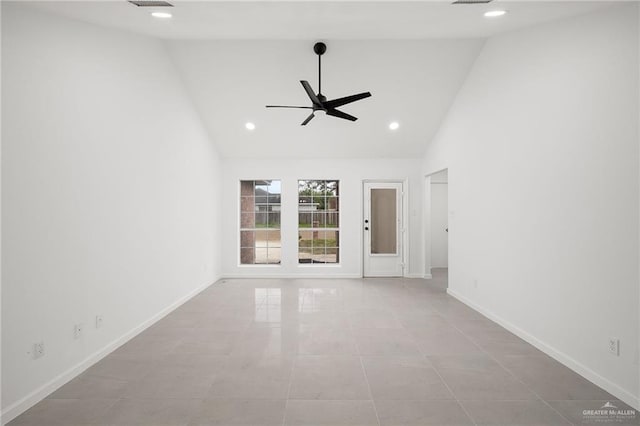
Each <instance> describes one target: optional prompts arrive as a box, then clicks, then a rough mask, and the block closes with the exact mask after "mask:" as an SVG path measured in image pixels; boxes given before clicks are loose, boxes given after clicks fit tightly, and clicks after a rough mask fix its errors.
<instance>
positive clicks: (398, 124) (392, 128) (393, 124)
mask: <svg viewBox="0 0 640 426" xmlns="http://www.w3.org/2000/svg"><path fill="white" fill-rule="evenodd" d="M398 127H400V123H398V122H397V121H393V122H391V123H390V124H389V129H391V130H397V129H398Z"/></svg>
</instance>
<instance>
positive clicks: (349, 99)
mask: <svg viewBox="0 0 640 426" xmlns="http://www.w3.org/2000/svg"><path fill="white" fill-rule="evenodd" d="M369 96H371V93H369V92H364V93H358V94H357V95H351V96H345V97H344V98H338V99H332V100H330V101H327V102H325V103H324V106H325V107H326V108H337V107H339V106H342V105H346V104H350V103H351V102H355V101H359V100H360V99H364V98H368V97H369Z"/></svg>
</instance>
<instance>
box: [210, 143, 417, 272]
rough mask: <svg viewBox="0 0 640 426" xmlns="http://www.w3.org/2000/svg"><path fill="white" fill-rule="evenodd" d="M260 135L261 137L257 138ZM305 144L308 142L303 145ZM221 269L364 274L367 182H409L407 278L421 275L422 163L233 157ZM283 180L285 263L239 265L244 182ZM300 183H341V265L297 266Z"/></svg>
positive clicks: (226, 182)
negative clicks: (364, 185) (364, 191)
mask: <svg viewBox="0 0 640 426" xmlns="http://www.w3.org/2000/svg"><path fill="white" fill-rule="evenodd" d="M256 136H258V135H257V134H256ZM300 143H304V141H300ZM223 175H224V179H223V182H222V183H223V188H224V192H223V199H222V201H221V203H222V205H224V206H225V207H224V211H223V217H222V220H223V222H224V223H225V227H224V229H223V231H222V239H223V241H224V242H225V243H224V244H225V247H223V248H222V271H223V274H224V275H225V276H229V277H234V276H325V277H326V276H334V277H360V276H362V232H363V231H362V229H363V226H362V224H363V222H362V221H363V216H362V181H363V179H381V180H384V179H388V180H405V179H406V180H408V188H407V187H405V193H408V197H409V198H408V202H409V208H408V212H407V213H408V216H409V226H408V229H409V230H410V231H411V232H410V233H409V236H408V239H409V249H408V253H407V257H406V258H407V259H408V263H409V268H408V272H407V275H408V276H422V274H423V264H422V261H421V259H422V238H421V235H422V233H421V216H420V203H421V191H422V181H421V178H420V161H419V160H329V159H318V160H294V161H291V160H263V159H259V160H254V159H233V160H232V159H229V160H225V162H224V164H223ZM254 179H280V180H281V181H282V204H283V211H282V218H281V222H282V225H281V227H282V231H281V233H282V244H283V248H282V264H281V265H279V266H274V265H255V266H254V265H242V266H239V265H238V263H239V249H238V240H239V235H238V232H239V231H238V223H239V213H238V208H239V181H240V180H254ZM298 179H339V180H340V209H341V213H340V223H341V226H340V264H339V265H298V263H297V262H298V260H297V249H298V231H297V223H298V219H297V214H298V212H297V199H298V198H297V197H298V192H297V191H298Z"/></svg>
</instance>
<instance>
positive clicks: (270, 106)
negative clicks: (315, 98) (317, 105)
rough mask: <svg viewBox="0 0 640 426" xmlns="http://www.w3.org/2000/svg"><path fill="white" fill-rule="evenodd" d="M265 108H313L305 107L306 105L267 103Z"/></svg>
mask: <svg viewBox="0 0 640 426" xmlns="http://www.w3.org/2000/svg"><path fill="white" fill-rule="evenodd" d="M267 108H302V109H313V107H306V106H290V105H267Z"/></svg>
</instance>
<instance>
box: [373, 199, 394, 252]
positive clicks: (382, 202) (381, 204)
mask: <svg viewBox="0 0 640 426" xmlns="http://www.w3.org/2000/svg"><path fill="white" fill-rule="evenodd" d="M397 228H398V221H397V218H396V190H395V189H382V188H377V189H372V190H371V253H373V254H396V253H397V240H398V239H397V232H396V230H397Z"/></svg>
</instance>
